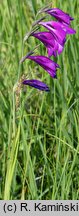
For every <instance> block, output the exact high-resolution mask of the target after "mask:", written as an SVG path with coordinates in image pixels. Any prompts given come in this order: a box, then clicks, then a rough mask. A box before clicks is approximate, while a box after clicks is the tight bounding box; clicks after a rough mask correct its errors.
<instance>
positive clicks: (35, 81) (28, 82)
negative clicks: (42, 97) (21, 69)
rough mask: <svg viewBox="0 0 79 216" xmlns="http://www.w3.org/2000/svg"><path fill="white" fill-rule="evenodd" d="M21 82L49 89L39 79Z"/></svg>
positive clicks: (45, 89) (43, 89)
mask: <svg viewBox="0 0 79 216" xmlns="http://www.w3.org/2000/svg"><path fill="white" fill-rule="evenodd" d="M22 84H24V85H29V86H32V87H34V88H37V89H39V90H42V91H49V87H48V86H47V85H46V84H45V83H43V82H41V81H40V80H24V81H23V82H22Z"/></svg>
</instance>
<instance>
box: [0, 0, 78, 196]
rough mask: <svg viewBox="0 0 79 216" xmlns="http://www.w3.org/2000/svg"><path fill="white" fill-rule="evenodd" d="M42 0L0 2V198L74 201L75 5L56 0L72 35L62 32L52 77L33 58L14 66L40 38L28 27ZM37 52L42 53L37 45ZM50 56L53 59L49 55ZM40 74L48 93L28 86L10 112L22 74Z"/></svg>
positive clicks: (76, 41) (76, 21)
mask: <svg viewBox="0 0 79 216" xmlns="http://www.w3.org/2000/svg"><path fill="white" fill-rule="evenodd" d="M46 3H47V4H48V2H47V1H44V0H43V1H42V0H41V1H39V3H38V1H35V0H30V1H25V0H23V1H21V0H14V1H12V0H4V1H2V0H1V1H0V15H1V16H0V29H1V33H0V50H1V52H0V80H1V82H0V98H1V102H0V199H8V200H10V199H22V200H23V199H62V200H63V199H79V71H78V67H79V51H78V50H79V40H78V35H79V22H78V14H79V3H78V1H77V0H71V1H70V2H69V1H68V0H67V1H63V0H59V1H55V4H54V2H53V1H52V6H54V7H59V8H61V9H62V10H64V11H66V12H67V13H70V15H71V16H73V17H74V21H73V22H72V27H74V28H75V29H76V32H77V33H76V35H73V36H67V41H66V44H65V48H64V51H63V53H62V54H61V55H60V56H59V57H58V59H57V62H58V63H59V65H60V67H61V68H60V70H58V72H57V77H58V79H57V80H52V79H51V78H50V77H49V75H48V74H47V73H46V72H45V71H44V70H42V69H41V68H40V67H39V66H38V65H36V64H35V63H34V62H31V61H29V60H28V61H26V62H24V64H23V65H20V64H19V61H20V59H21V57H22V55H25V54H26V53H27V52H28V51H30V50H31V49H32V48H33V47H34V46H35V45H36V44H38V43H39V42H38V41H37V40H35V39H34V38H33V37H31V38H30V39H29V40H28V42H25V44H24V43H23V38H24V36H25V34H26V33H27V32H28V31H30V29H31V25H32V23H33V22H34V21H35V15H36V13H37V11H38V10H39V9H40V8H42V7H44V6H46ZM38 52H39V53H40V52H41V54H46V51H45V48H44V47H43V45H41V48H39V50H38ZM52 59H53V58H52ZM23 74H25V75H26V76H27V77H29V78H36V77H40V78H41V80H43V81H45V82H46V83H47V84H48V85H49V86H50V93H44V92H39V91H38V90H36V89H32V88H30V87H27V88H25V89H24V90H23V91H22V92H21V95H20V107H19V110H18V111H17V112H16V110H15V93H14V86H15V83H16V82H17V80H18V79H19V78H20V77H21V75H23Z"/></svg>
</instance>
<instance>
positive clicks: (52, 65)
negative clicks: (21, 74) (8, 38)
mask: <svg viewBox="0 0 79 216" xmlns="http://www.w3.org/2000/svg"><path fill="white" fill-rule="evenodd" d="M25 59H31V60H33V61H35V62H36V63H37V64H39V65H40V66H41V67H42V68H44V69H45V70H46V71H47V72H48V73H49V74H50V76H51V77H53V78H55V77H56V70H57V68H59V65H58V64H57V63H56V62H54V61H53V60H51V59H50V58H48V57H47V56H39V55H37V56H30V55H28V54H27V55H26V56H25V57H23V58H22V59H21V61H20V62H21V63H22V62H23V61H24V60H25Z"/></svg>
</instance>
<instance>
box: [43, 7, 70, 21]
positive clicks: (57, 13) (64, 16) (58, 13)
mask: <svg viewBox="0 0 79 216" xmlns="http://www.w3.org/2000/svg"><path fill="white" fill-rule="evenodd" d="M45 12H46V13H48V14H50V15H51V16H54V17H55V18H56V19H58V20H59V21H61V22H64V23H66V24H68V25H70V21H72V20H74V18H73V17H71V16H70V15H69V14H68V13H65V12H64V11H62V10H61V9H59V8H51V9H47V10H45Z"/></svg>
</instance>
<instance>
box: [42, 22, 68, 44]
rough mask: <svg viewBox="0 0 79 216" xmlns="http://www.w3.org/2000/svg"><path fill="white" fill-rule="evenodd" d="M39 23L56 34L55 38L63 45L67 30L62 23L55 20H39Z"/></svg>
mask: <svg viewBox="0 0 79 216" xmlns="http://www.w3.org/2000/svg"><path fill="white" fill-rule="evenodd" d="M39 25H42V26H44V27H45V28H47V29H48V30H49V31H50V32H51V33H52V34H53V36H54V38H55V40H57V42H58V43H60V44H61V45H64V43H65V41H66V32H65V31H64V30H63V29H62V26H61V23H58V22H55V21H48V22H39Z"/></svg>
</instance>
